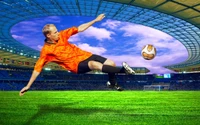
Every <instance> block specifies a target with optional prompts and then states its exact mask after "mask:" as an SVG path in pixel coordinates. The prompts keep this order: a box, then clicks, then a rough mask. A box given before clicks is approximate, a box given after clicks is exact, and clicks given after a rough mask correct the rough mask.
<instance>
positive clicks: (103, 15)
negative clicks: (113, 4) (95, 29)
mask: <svg viewBox="0 0 200 125" xmlns="http://www.w3.org/2000/svg"><path fill="white" fill-rule="evenodd" d="M104 17H105V14H100V15H99V16H98V17H97V18H96V19H95V20H96V21H101V20H102V19H103V18H104Z"/></svg>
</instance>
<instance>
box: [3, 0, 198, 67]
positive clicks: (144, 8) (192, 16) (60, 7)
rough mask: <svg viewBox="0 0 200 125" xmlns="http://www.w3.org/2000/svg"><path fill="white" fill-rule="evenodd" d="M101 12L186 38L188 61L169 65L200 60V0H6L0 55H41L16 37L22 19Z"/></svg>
mask: <svg viewBox="0 0 200 125" xmlns="http://www.w3.org/2000/svg"><path fill="white" fill-rule="evenodd" d="M100 13H106V17H107V18H110V19H114V20H119V21H127V22H131V23H136V24H141V25H145V26H148V27H152V28H155V29H158V30H160V31H163V32H165V33H167V34H169V35H171V36H173V37H174V38H176V39H177V40H179V41H180V42H182V44H183V45H184V46H185V47H186V48H187V50H188V53H189V57H188V59H187V61H185V62H182V63H179V64H176V65H171V66H166V67H167V68H171V69H173V68H182V67H186V66H194V65H199V64H200V0H2V1H0V17H1V18H0V50H1V52H0V57H5V58H17V59H20V58H23V59H26V58H27V59H29V58H30V57H31V58H37V57H38V56H39V51H37V50H34V49H31V48H29V47H27V46H25V45H23V44H21V43H20V42H18V41H16V40H15V39H13V38H12V36H11V33H10V29H11V28H12V26H13V25H15V24H17V23H19V22H21V21H24V20H28V19H32V18H38V17H44V16H62V15H65V16H66V15H70V16H77V15H78V16H95V17H96V16H97V15H98V14H100ZM4 51H7V53H4ZM8 52H10V54H8ZM13 53H14V54H13ZM18 55H21V56H18ZM22 56H23V57H22Z"/></svg>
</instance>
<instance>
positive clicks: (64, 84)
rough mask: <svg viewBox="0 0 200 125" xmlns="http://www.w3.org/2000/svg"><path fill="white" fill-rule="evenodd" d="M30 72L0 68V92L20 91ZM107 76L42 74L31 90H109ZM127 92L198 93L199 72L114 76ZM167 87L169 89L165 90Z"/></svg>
mask: <svg viewBox="0 0 200 125" xmlns="http://www.w3.org/2000/svg"><path fill="white" fill-rule="evenodd" d="M31 73H32V71H31V70H29V69H25V68H24V69H14V68H13V69H12V70H8V69H1V70H0V90H2V91H7V90H20V89H21V88H22V87H23V86H25V85H26V84H27V82H28V80H29V78H30V76H31ZM107 77H108V76H107V74H79V75H78V74H73V73H69V72H67V71H45V70H44V71H42V72H41V74H40V75H39V77H38V78H37V79H36V81H35V82H34V84H33V85H32V87H31V90H110V89H109V88H107V86H106V82H107ZM117 80H118V84H119V85H121V86H122V87H123V88H124V89H126V90H143V89H144V86H159V85H160V86H161V90H200V73H189V74H172V77H171V78H167V79H166V78H159V79H158V78H156V77H155V75H152V74H149V75H148V74H146V75H122V74H120V75H117ZM166 86H168V88H166ZM155 90H157V89H155Z"/></svg>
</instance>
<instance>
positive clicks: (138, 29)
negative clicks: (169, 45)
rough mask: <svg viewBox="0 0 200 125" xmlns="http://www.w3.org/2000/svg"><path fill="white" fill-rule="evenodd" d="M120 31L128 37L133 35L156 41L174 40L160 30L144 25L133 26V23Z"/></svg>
mask: <svg viewBox="0 0 200 125" xmlns="http://www.w3.org/2000/svg"><path fill="white" fill-rule="evenodd" d="M120 30H122V31H124V32H125V33H124V34H123V35H124V36H125V37H126V36H129V37H130V36H133V35H140V36H143V37H147V38H154V39H163V40H170V39H172V37H171V36H169V35H168V34H166V33H164V32H161V31H159V30H156V29H153V28H150V27H146V26H143V25H137V24H131V23H125V24H124V26H122V27H121V28H120Z"/></svg>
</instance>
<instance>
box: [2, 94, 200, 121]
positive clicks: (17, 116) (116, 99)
mask: <svg viewBox="0 0 200 125" xmlns="http://www.w3.org/2000/svg"><path fill="white" fill-rule="evenodd" d="M77 124H78V125H104V124H107V125H121V124H122V125H123V124H124V125H135V124H136V125H138V124H142V125H145V124H146V125H176V124H177V125H198V124H200V91H165V92H155V91H123V92H117V91H29V92H27V93H26V94H25V95H24V96H22V97H19V96H18V92H3V91H0V125H77Z"/></svg>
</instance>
